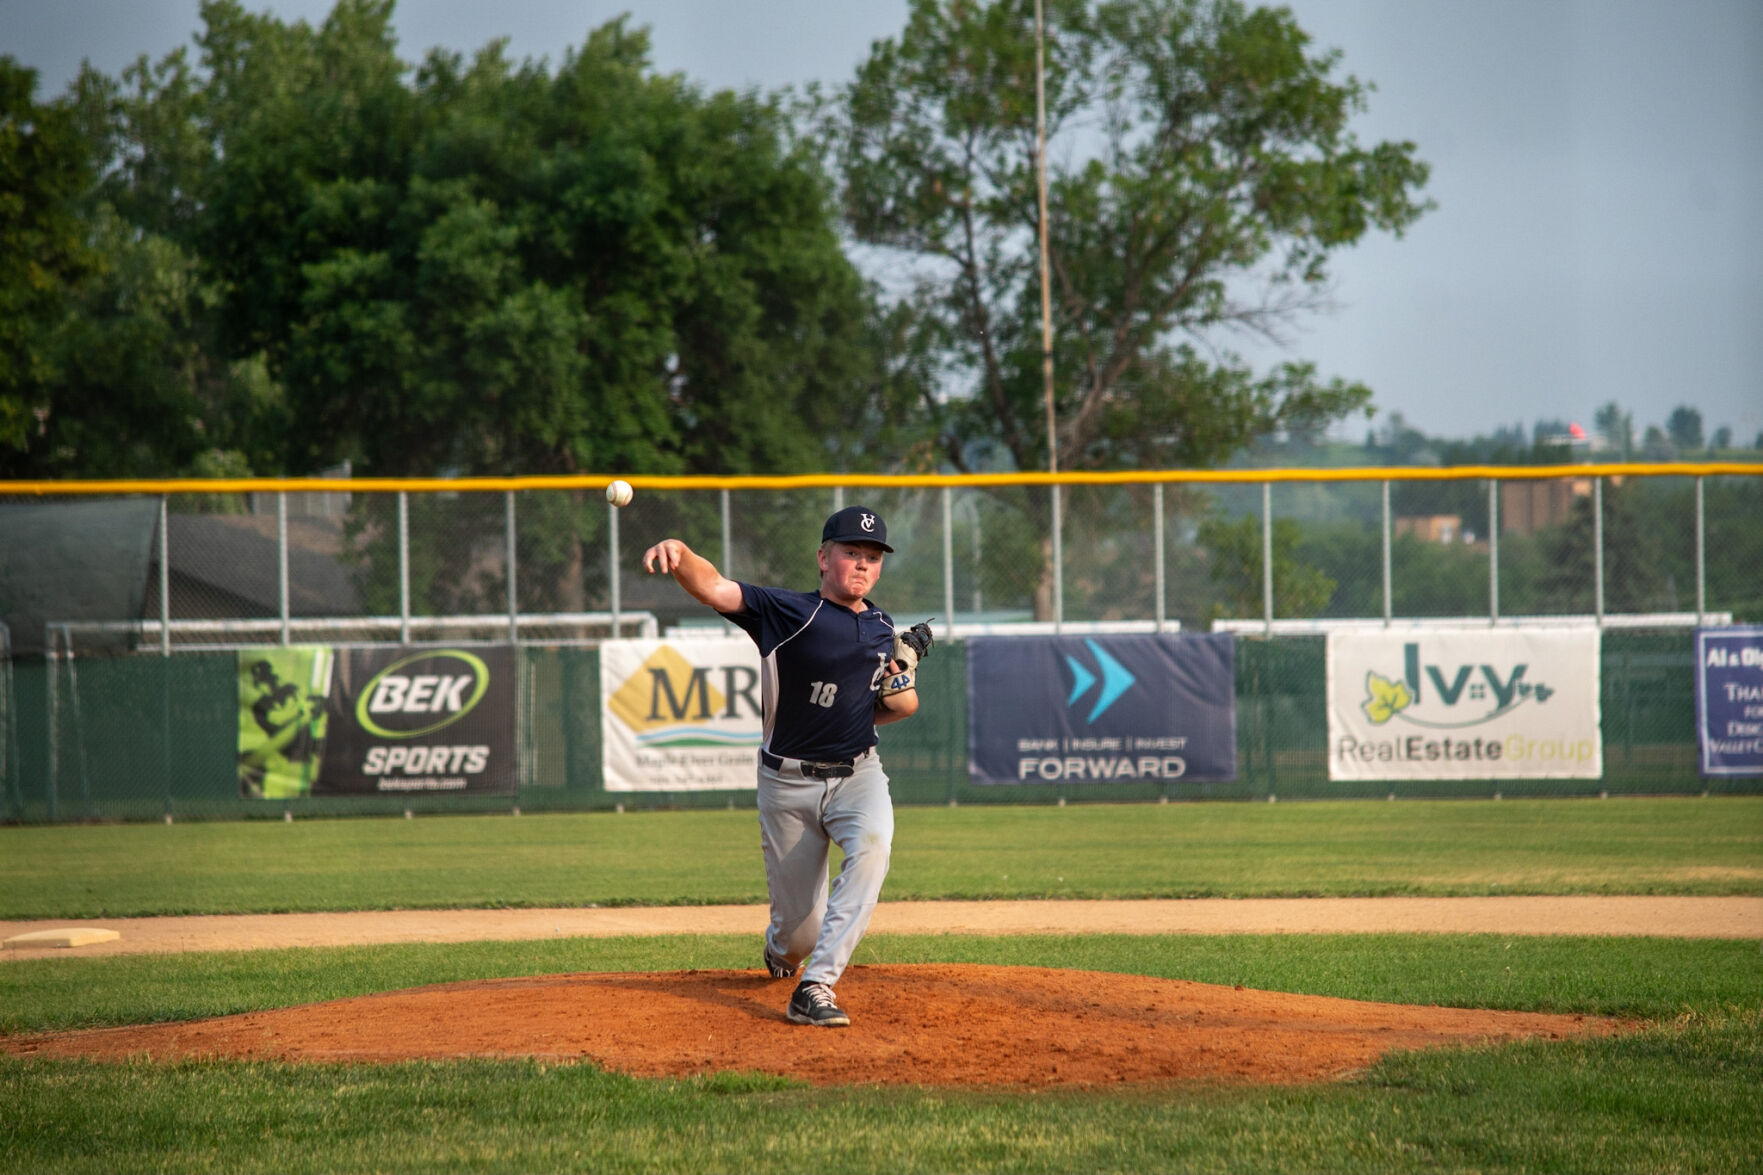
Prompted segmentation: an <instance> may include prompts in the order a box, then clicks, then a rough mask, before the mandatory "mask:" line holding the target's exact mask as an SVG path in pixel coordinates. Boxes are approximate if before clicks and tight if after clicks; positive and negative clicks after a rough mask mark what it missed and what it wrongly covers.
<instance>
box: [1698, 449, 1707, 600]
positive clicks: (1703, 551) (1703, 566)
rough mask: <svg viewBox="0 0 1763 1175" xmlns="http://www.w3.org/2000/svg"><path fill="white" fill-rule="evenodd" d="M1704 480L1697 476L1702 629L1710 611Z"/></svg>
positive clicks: (1699, 597)
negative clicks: (1705, 615)
mask: <svg viewBox="0 0 1763 1175" xmlns="http://www.w3.org/2000/svg"><path fill="white" fill-rule="evenodd" d="M1703 480H1704V478H1703V477H1702V476H1701V475H1700V474H1697V475H1696V627H1697V628H1700V627H1702V619H1703V615H1704V614H1705V613H1706V612H1707V611H1708V548H1707V542H1708V532H1707V530H1706V528H1705V519H1704V517H1703V514H1702V482H1703Z"/></svg>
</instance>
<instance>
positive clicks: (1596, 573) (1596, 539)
mask: <svg viewBox="0 0 1763 1175" xmlns="http://www.w3.org/2000/svg"><path fill="white" fill-rule="evenodd" d="M1592 610H1593V611H1594V612H1595V613H1596V615H1597V618H1598V627H1599V628H1602V627H1604V479H1603V478H1601V477H1594V478H1592Z"/></svg>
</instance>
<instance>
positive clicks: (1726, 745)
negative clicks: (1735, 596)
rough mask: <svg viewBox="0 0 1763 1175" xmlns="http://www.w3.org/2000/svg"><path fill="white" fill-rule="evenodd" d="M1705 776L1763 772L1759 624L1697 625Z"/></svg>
mask: <svg viewBox="0 0 1763 1175" xmlns="http://www.w3.org/2000/svg"><path fill="white" fill-rule="evenodd" d="M1696 743H1697V749H1698V751H1699V752H1700V753H1699V756H1698V757H1699V759H1700V762H1701V768H1702V774H1703V776H1710V775H1763V627H1758V626H1754V625H1753V626H1750V627H1743V626H1741V627H1737V628H1698V629H1696Z"/></svg>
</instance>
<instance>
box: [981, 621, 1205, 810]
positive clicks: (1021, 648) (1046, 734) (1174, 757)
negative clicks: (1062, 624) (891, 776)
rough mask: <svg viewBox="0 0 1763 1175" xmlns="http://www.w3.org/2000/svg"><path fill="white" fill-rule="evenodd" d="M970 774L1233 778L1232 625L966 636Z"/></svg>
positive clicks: (998, 779)
mask: <svg viewBox="0 0 1763 1175" xmlns="http://www.w3.org/2000/svg"><path fill="white" fill-rule="evenodd" d="M967 714H968V766H967V769H968V773H969V775H971V777H972V778H973V781H974V782H975V783H1000V784H1021V783H1135V782H1152V783H1165V782H1170V781H1175V780H1180V781H1184V782H1186V781H1192V782H1196V783H1198V782H1215V781H1223V780H1232V779H1235V778H1236V777H1237V737H1236V726H1237V721H1236V648H1235V645H1234V643H1233V641H1232V638H1231V636H1230V634H1229V633H1209V634H1192V635H1189V634H1181V635H1177V634H1167V635H1161V636H1095V637H1040V636H1034V637H976V638H974V639H972V640H970V641H968V642H967Z"/></svg>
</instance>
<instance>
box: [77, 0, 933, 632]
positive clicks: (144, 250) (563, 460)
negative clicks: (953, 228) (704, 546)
mask: <svg viewBox="0 0 1763 1175" xmlns="http://www.w3.org/2000/svg"><path fill="white" fill-rule="evenodd" d="M391 13H392V4H391V3H390V0H339V2H338V3H337V4H336V5H335V7H334V8H333V9H332V11H331V12H330V14H329V15H328V17H327V18H326V19H325V20H324V21H323V22H321V23H320V24H318V25H317V26H311V25H308V24H306V23H304V22H294V23H284V22H283V21H281V20H279V19H278V18H276V17H275V16H273V15H271V14H266V13H256V12H251V11H247V10H246V9H245V8H244V6H243V5H241V4H239V3H237V2H236V0H208V2H206V3H204V4H203V5H202V19H203V29H202V31H201V33H200V34H199V36H198V38H197V41H196V53H195V54H194V56H193V57H192V56H191V55H188V54H186V53H185V52H184V51H182V50H180V51H178V52H175V53H173V54H170V55H168V56H167V57H166V58H164V59H163V60H161V61H160V62H158V63H157V64H154V65H149V64H148V63H147V62H146V61H145V60H143V61H141V62H138V63H137V64H136V65H135V66H134V67H131V69H130V70H129V71H127V72H126V73H125V75H124V78H123V81H122V83H121V84H116V83H109V82H107V81H105V82H103V84H102V85H100V84H99V83H98V82H97V81H95V82H93V83H92V86H91V90H90V93H89V95H88V98H89V101H87V102H85V103H84V105H83V106H81V107H80V109H82V110H84V111H86V112H87V113H88V114H89V116H90V117H89V121H90V124H91V126H92V127H94V128H95V132H94V133H95V134H96V135H97V136H98V137H99V138H101V139H102V142H103V144H104V145H103V149H102V152H101V153H102V155H103V156H104V157H105V158H106V160H107V165H106V169H105V173H104V178H103V180H102V182H101V183H100V184H99V185H98V187H97V188H96V198H97V200H98V201H99V203H100V204H101V206H103V207H106V208H109V209H113V210H114V217H113V220H112V223H119V224H120V225H122V226H124V228H125V230H126V231H124V232H123V233H121V234H120V236H121V237H122V238H126V240H125V241H124V243H125V244H128V243H130V242H138V243H139V245H140V249H138V250H133V251H134V252H135V253H138V256H135V257H134V259H133V260H132V261H128V260H127V259H126V258H124V259H123V260H124V261H127V263H126V264H124V263H123V262H122V261H119V264H118V267H117V269H118V272H117V275H116V280H117V281H118V282H121V280H122V278H123V277H124V276H125V275H126V276H129V282H128V284H129V288H130V289H132V290H135V291H137V292H138V293H140V292H142V291H146V290H149V289H151V290H153V291H156V293H155V294H154V296H152V297H147V296H145V294H144V293H143V294H142V295H141V296H139V297H136V298H135V299H134V302H133V303H131V304H132V305H137V306H147V305H151V306H153V307H156V308H157V309H158V310H159V311H160V313H159V317H158V318H157V319H155V320H154V321H153V323H148V322H146V321H145V320H144V319H143V320H140V321H135V323H134V325H135V326H136V327H137V328H139V330H140V331H141V332H143V334H142V337H143V338H144V339H146V340H147V341H148V342H149V343H150V344H151V345H149V346H147V347H145V348H143V349H142V350H141V354H147V355H167V356H172V355H176V356H180V357H181V358H182V359H183V361H184V362H183V364H182V370H184V371H185V372H187V373H189V375H190V378H189V379H187V380H186V381H184V383H182V384H176V386H175V387H170V388H168V389H167V392H166V395H163V396H160V397H158V402H160V403H163V404H167V405H169V406H170V408H171V409H172V410H170V411H168V412H167V413H166V419H168V420H176V421H186V422H187V421H194V422H195V423H197V424H198V425H200V426H203V428H202V429H201V430H199V431H202V434H203V436H205V437H206V438H208V439H209V440H210V441H211V442H215V443H219V442H218V440H217V438H219V436H220V434H221V433H225V434H227V435H226V436H225V438H224V444H225V447H224V448H222V449H221V450H220V451H218V452H216V451H212V450H209V449H202V448H200V447H196V448H192V447H191V446H189V445H185V444H183V443H182V440H183V438H182V437H181V436H179V437H163V436H160V435H159V434H158V433H155V432H152V431H151V430H140V432H139V436H140V438H141V439H140V440H139V441H138V442H137V444H136V446H135V448H136V449H137V450H138V453H139V455H140V457H141V461H142V463H145V462H147V460H148V458H149V455H152V456H155V457H156V458H157V459H158V460H159V461H160V462H161V465H162V466H163V467H164V468H162V470H161V471H163V472H178V471H182V470H183V469H184V468H187V467H189V466H190V465H191V463H194V464H195V465H196V466H198V467H200V466H201V465H202V464H203V463H206V464H207V465H208V466H209V467H216V466H225V467H226V468H228V469H229V470H237V469H238V467H240V466H241V465H243V466H246V467H249V468H251V469H254V470H255V471H256V472H263V473H280V472H288V473H305V472H311V471H313V470H315V469H319V468H323V467H326V466H332V465H336V464H338V463H340V462H342V461H345V460H347V461H349V462H351V463H352V465H353V467H354V469H355V470H356V471H357V472H360V473H369V474H390V475H398V474H428V475H432V474H450V473H457V474H537V473H564V474H567V473H579V472H589V471H595V470H602V471H611V470H617V471H620V472H637V473H690V472H702V473H746V472H754V471H768V472H769V471H778V470H793V469H824V468H828V467H832V468H839V467H849V466H852V465H860V464H870V463H873V461H874V460H875V458H874V455H873V452H872V449H871V446H873V445H875V444H876V443H877V439H878V438H886V437H890V436H892V435H893V434H892V433H890V432H889V429H891V428H892V427H893V425H892V423H891V421H892V420H893V419H894V418H897V416H898V414H897V413H894V412H892V411H891V410H890V407H889V405H888V403H887V398H888V396H890V395H894V394H897V393H896V392H895V391H894V390H893V389H894V385H895V383H896V382H897V381H896V377H895V375H893V374H890V371H891V370H893V371H903V370H906V365H905V364H904V363H903V362H902V363H893V364H892V365H890V362H888V361H886V360H885V359H878V356H885V355H886V353H887V350H888V348H890V347H895V346H899V345H900V344H899V331H898V329H897V325H896V324H893V323H890V321H889V320H888V319H886V318H883V317H880V316H877V315H875V314H874V313H872V311H873V310H874V301H873V298H872V296H871V292H870V289H869V287H868V286H867V285H866V284H865V283H864V281H863V280H862V278H861V277H860V275H859V274H857V272H856V271H855V270H854V269H853V268H852V266H851V265H850V263H849V262H848V261H847V260H846V258H845V257H844V254H843V251H842V249H841V246H840V239H839V236H838V233H837V232H836V231H835V228H834V224H835V218H834V205H833V200H832V195H831V186H830V184H829V182H828V181H827V179H826V178H825V176H824V175H823V173H822V171H821V168H820V163H819V159H818V156H817V155H816V153H815V152H814V150H813V149H812V148H811V147H809V146H807V145H804V144H803V143H801V142H800V141H798V139H797V138H796V137H795V134H794V128H793V126H792V123H791V121H790V119H789V117H788V115H787V114H786V113H785V111H783V110H782V109H781V108H780V106H779V105H778V104H777V102H776V101H774V100H771V99H768V98H765V97H763V96H760V95H756V94H745V95H737V94H731V93H714V94H705V93H702V92H700V91H699V90H698V89H696V88H694V87H693V86H691V85H690V84H688V83H687V82H685V81H684V80H682V79H680V78H679V77H677V76H663V75H657V74H655V73H654V71H653V70H652V69H651V68H650V65H649V61H648V45H647V37H646V35H645V34H644V33H642V32H640V31H635V30H632V29H630V28H628V27H626V25H625V23H624V22H623V21H622V20H621V21H615V22H612V23H611V24H608V25H606V26H604V27H602V28H600V29H597V30H595V31H593V32H592V33H591V34H590V35H589V36H588V38H587V41H586V43H585V44H583V45H582V46H581V47H580V48H579V49H576V50H572V51H570V52H569V53H567V54H566V55H565V57H564V60H563V61H562V62H561V63H560V65H558V66H557V67H556V68H555V69H554V70H553V69H550V68H547V66H546V65H544V64H543V63H533V62H530V61H529V62H523V63H519V64H515V63H511V62H510V61H508V60H507V59H506V58H505V56H504V54H503V49H502V45H501V44H500V43H492V44H490V45H488V46H486V47H485V48H484V49H483V50H481V51H480V52H478V53H477V54H476V55H475V56H473V57H472V58H470V59H469V60H467V59H466V58H464V57H462V56H460V55H457V54H450V53H443V52H435V53H432V54H431V55H430V56H429V57H428V58H427V59H426V60H425V61H423V62H422V63H421V64H420V65H419V66H414V67H413V66H412V65H410V64H409V63H406V62H404V61H403V60H401V59H400V58H399V57H398V55H397V53H396V50H395V41H394V37H393V34H392V30H391V23H390V21H391ZM101 80H102V79H100V81H101ZM97 224H99V218H97V217H96V215H94V218H92V219H90V220H89V223H88V225H87V228H88V231H96V230H95V229H94V228H93V226H94V225H97ZM130 249H131V250H132V249H133V245H132V244H131V245H130ZM128 251H129V250H125V252H128ZM119 256H120V255H119ZM149 279H151V280H149ZM173 292H176V293H177V294H178V297H177V298H173V297H171V294H172V293H173ZM114 317H115V316H114V315H112V316H111V317H110V318H109V319H107V318H106V317H105V316H104V315H103V314H100V313H97V312H96V310H95V309H93V308H89V309H88V312H87V314H86V321H85V324H84V329H85V332H86V335H87V337H88V339H95V338H98V337H100V336H101V335H103V334H104V333H105V331H106V330H107V329H108V328H109V327H113V326H115V325H116V323H115V321H114ZM135 317H136V318H137V319H139V318H140V316H139V315H137V316H135ZM149 326H152V327H153V328H154V329H152V330H149V329H148V328H149ZM98 350H99V351H103V350H104V348H103V347H102V346H99V347H98ZM141 362H142V360H140V359H139V358H138V357H136V358H125V357H122V356H118V355H114V354H100V355H95V356H94V358H93V362H92V363H91V364H89V365H88V366H89V368H90V370H89V371H88V372H87V374H86V379H85V386H86V387H87V388H89V389H93V390H97V391H102V390H103V389H106V388H107V389H109V393H108V396H107V397H105V396H99V397H98V398H97V399H95V400H94V401H93V402H94V403H95V404H98V405H101V406H102V408H101V409H98V410H95V414H94V420H101V419H102V418H103V414H104V412H105V411H110V410H112V409H114V408H115V406H116V404H117V403H118V402H119V397H120V396H121V394H122V393H121V392H120V391H119V389H121V388H123V387H124V386H125V385H126V386H127V387H130V388H138V387H143V386H154V387H160V386H163V385H165V384H166V381H165V380H162V379H154V380H145V379H143V378H142V375H143V373H142V372H139V371H134V370H130V369H129V368H130V365H131V364H132V365H136V366H138V365H139V364H140V363H141ZM173 382H174V383H175V381H173ZM173 391H175V392H176V396H175V397H172V398H171V399H167V396H170V395H171V392H173ZM380 505H383V503H380ZM480 505H481V506H485V508H483V509H478V508H477V506H480ZM374 508H375V506H374V503H373V502H372V501H371V500H370V499H360V500H358V504H357V510H356V515H357V517H355V518H354V519H353V520H352V526H353V529H354V535H355V539H356V543H357V544H358V547H359V549H362V550H366V551H367V554H368V557H366V558H365V562H364V574H367V573H369V572H371V569H372V568H374V567H379V568H381V569H382V571H381V572H377V573H373V574H376V575H379V577H380V578H383V577H384V572H383V569H384V568H385V567H389V566H391V565H392V562H393V561H392V560H390V559H386V558H373V557H371V556H372V555H373V550H372V548H373V547H374V545H375V544H378V545H381V546H383V545H384V544H386V543H388V542H390V541H391V538H390V536H391V535H392V534H393V533H394V530H395V528H394V527H393V526H392V525H391V520H390V519H389V518H387V517H379V516H376V515H374V514H373V513H372V512H373V510H374ZM448 509H450V510H451V513H450V514H448V516H447V520H446V521H445V522H441V523H438V524H437V525H436V528H435V533H436V535H437V541H439V536H442V535H445V536H446V538H447V541H450V542H451V543H452V544H453V546H454V551H453V552H452V555H451V557H450V558H449V557H441V556H437V557H435V558H432V559H430V558H429V556H427V555H419V557H418V562H419V563H422V562H423V560H425V559H427V560H428V562H430V563H433V565H434V567H435V568H436V573H435V575H434V576H433V577H431V580H430V581H429V589H430V597H431V598H430V599H429V600H428V601H427V602H426V603H427V605H428V606H431V607H433V608H435V609H439V610H452V609H455V608H460V607H470V606H472V602H473V600H476V601H478V602H479V603H482V602H489V601H493V602H495V603H497V604H498V605H499V603H500V600H501V596H502V593H503V592H504V591H505V585H504V583H503V582H502V580H501V579H500V577H501V576H502V575H503V573H502V572H501V571H497V570H494V568H496V567H499V566H500V561H499V554H496V555H495V556H494V557H493V558H492V557H490V555H491V550H490V549H491V548H492V547H493V545H494V544H493V543H491V542H490V535H491V533H492V532H494V531H497V530H498V529H499V527H500V525H501V512H500V508H499V504H496V503H490V504H488V505H485V503H483V502H478V503H474V504H473V505H472V506H471V508H466V507H465V505H464V504H459V505H457V506H455V507H450V508H448ZM604 511H605V507H604V504H603V503H599V502H598V501H597V500H595V501H584V500H583V499H582V498H581V497H580V496H576V497H574V498H569V499H566V498H565V497H563V496H559V497H558V498H556V499H555V500H553V499H551V498H547V499H546V500H545V501H544V502H543V503H534V504H532V506H531V510H530V516H526V517H523V518H522V520H521V527H520V542H521V546H522V551H521V556H522V559H523V567H524V566H526V564H525V563H524V560H527V559H529V558H530V559H532V560H533V562H534V563H535V564H537V565H539V566H542V567H545V568H547V570H546V571H544V572H542V573H538V574H523V576H522V580H521V595H522V597H523V606H532V607H541V608H543V607H552V608H563V609H572V608H575V607H579V606H581V605H582V603H583V601H584V599H585V596H586V594H587V593H588V592H590V591H591V590H592V581H596V580H598V579H599V578H600V577H602V576H603V572H602V571H601V570H600V569H599V561H598V560H594V559H591V558H589V557H587V555H586V554H585V551H586V550H587V549H589V548H588V547H586V546H585V544H594V543H596V542H597V540H598V530H599V528H600V527H602V526H603V525H604ZM683 522H684V523H685V524H689V522H690V520H683ZM380 553H381V554H383V553H384V552H380ZM461 559H465V560H467V561H469V562H470V563H471V565H472V567H473V573H472V574H470V575H457V574H455V575H451V576H450V575H449V573H448V571H447V570H446V568H447V567H449V566H455V565H457V564H458V562H459V561H460V560H461ZM424 565H425V566H426V565H427V564H426V563H425V564H424ZM364 589H365V591H366V595H367V598H369V599H371V600H374V601H383V600H384V599H385V598H386V597H387V594H388V592H389V591H390V590H391V589H390V587H389V586H388V585H387V584H385V583H379V582H378V581H377V580H376V581H375V582H372V583H368V584H366V585H364ZM376 606H378V605H377V603H376Z"/></svg>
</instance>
